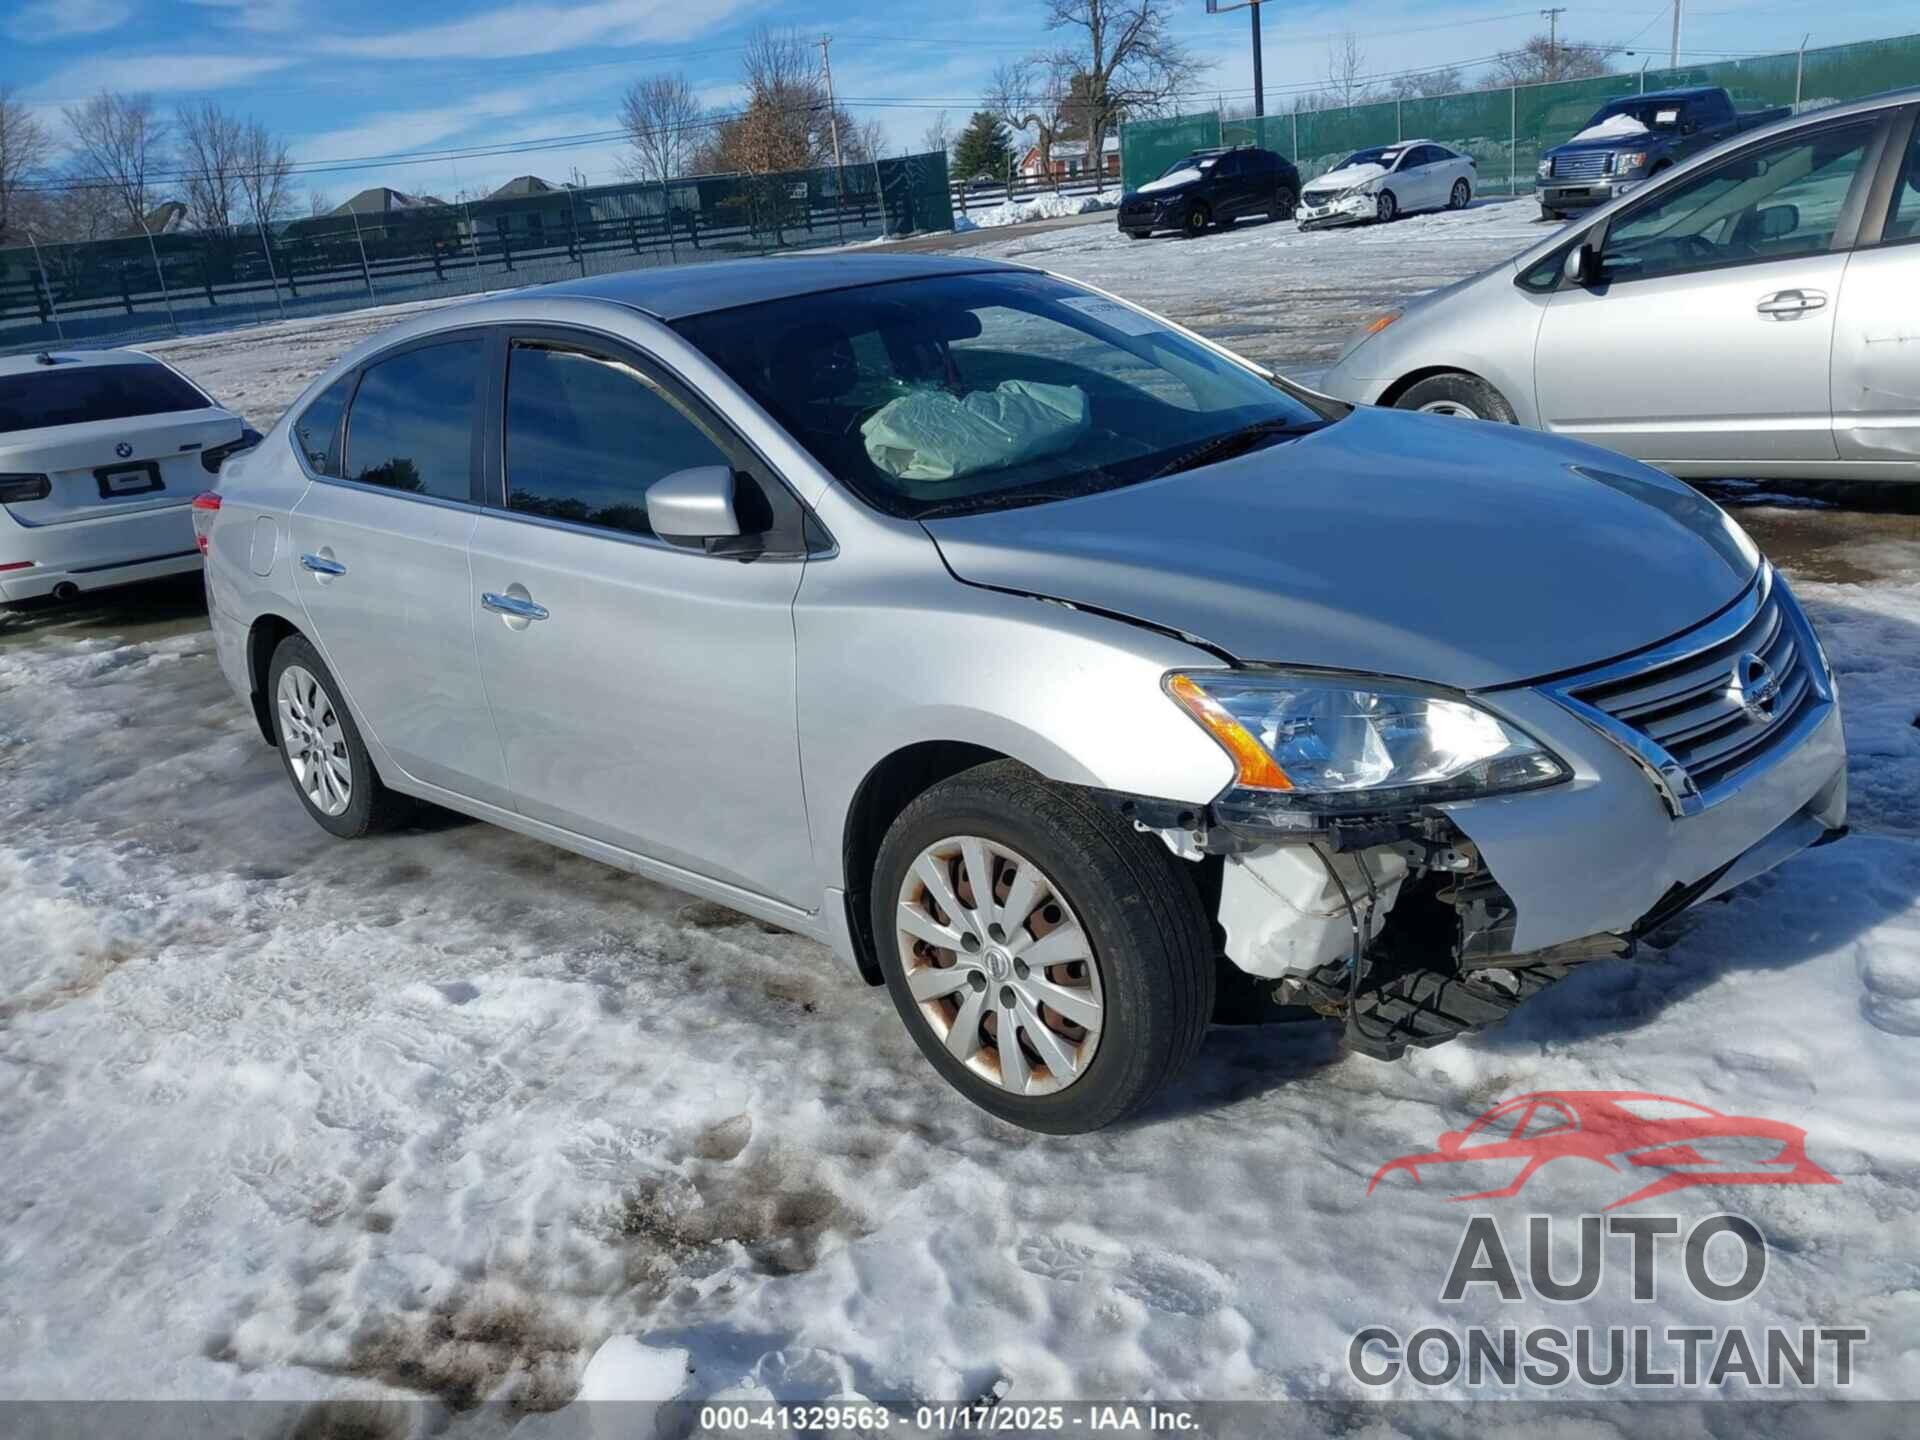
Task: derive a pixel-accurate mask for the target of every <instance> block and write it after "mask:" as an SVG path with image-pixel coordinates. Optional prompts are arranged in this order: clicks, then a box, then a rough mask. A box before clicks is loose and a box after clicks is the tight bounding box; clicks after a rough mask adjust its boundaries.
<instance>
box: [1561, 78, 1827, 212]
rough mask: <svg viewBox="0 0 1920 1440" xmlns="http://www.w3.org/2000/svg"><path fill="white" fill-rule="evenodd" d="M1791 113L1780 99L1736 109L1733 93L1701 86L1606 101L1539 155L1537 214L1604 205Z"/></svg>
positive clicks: (1789, 108)
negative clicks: (1565, 139) (1768, 107)
mask: <svg viewBox="0 0 1920 1440" xmlns="http://www.w3.org/2000/svg"><path fill="white" fill-rule="evenodd" d="M1792 113H1793V111H1792V108H1791V107H1789V106H1786V105H1781V106H1778V107H1776V108H1774V109H1771V110H1735V109H1734V108H1733V97H1732V96H1730V95H1728V94H1727V92H1726V91H1725V90H1722V89H1720V88H1719V87H1718V86H1706V85H1700V86H1694V87H1692V88H1690V89H1685V90H1661V91H1657V92H1655V93H1652V94H1648V95H1628V96H1625V97H1623V98H1621V99H1619V100H1609V101H1608V102H1607V103H1606V104H1605V105H1602V106H1601V107H1600V108H1599V109H1598V110H1596V111H1594V113H1593V118H1592V119H1591V120H1589V121H1587V123H1586V125H1585V127H1583V128H1582V129H1581V131H1580V133H1579V134H1578V135H1575V136H1574V137H1573V139H1571V140H1569V141H1568V142H1567V143H1566V144H1564V145H1561V146H1557V147H1556V148H1554V149H1552V150H1549V151H1547V153H1546V154H1544V155H1542V156H1541V157H1540V183H1539V194H1540V218H1541V219H1542V220H1564V219H1566V218H1567V216H1568V215H1569V214H1570V213H1571V212H1573V211H1575V210H1586V209H1590V208H1591V207H1593V206H1595V205H1604V204H1605V203H1606V202H1607V201H1609V200H1611V199H1613V197H1614V196H1616V195H1618V194H1620V193H1621V192H1622V191H1626V190H1631V189H1632V188H1633V187H1634V186H1635V185H1638V184H1639V183H1640V182H1641V181H1643V180H1645V179H1647V178H1648V177H1650V176H1653V175H1657V174H1659V173H1660V172H1661V171H1662V170H1667V169H1671V168H1672V167H1673V166H1675V165H1678V164H1679V163H1680V162H1681V161H1682V160H1687V159H1691V158H1692V157H1693V156H1695V155H1697V154H1699V153H1700V151H1702V150H1705V149H1706V148H1707V147H1708V146H1710V145H1717V144H1719V143H1720V142H1721V141H1722V140H1725V139H1726V138H1727V137H1728V136H1730V135H1738V134H1739V133H1740V132H1741V131H1743V130H1751V129H1753V128H1754V127H1755V126H1758V125H1766V124H1769V123H1771V122H1772V121H1775V120H1784V119H1786V118H1787V116H1789V115H1791V114H1792Z"/></svg>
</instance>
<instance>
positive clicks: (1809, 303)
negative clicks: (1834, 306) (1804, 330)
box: [1754, 290, 1827, 320]
mask: <svg viewBox="0 0 1920 1440" xmlns="http://www.w3.org/2000/svg"><path fill="white" fill-rule="evenodd" d="M1826 303H1827V297H1826V294H1825V293H1824V292H1823V291H1819V290H1776V291H1774V292H1773V294H1771V295H1762V296H1761V297H1760V303H1759V304H1758V305H1756V306H1754V309H1756V310H1758V311H1759V312H1760V313H1761V314H1762V315H1770V316H1772V317H1773V318H1774V319H1775V320H1791V319H1793V318H1794V316H1796V315H1804V314H1806V313H1807V311H1809V310H1819V309H1822V308H1823V307H1824V306H1825V305H1826Z"/></svg>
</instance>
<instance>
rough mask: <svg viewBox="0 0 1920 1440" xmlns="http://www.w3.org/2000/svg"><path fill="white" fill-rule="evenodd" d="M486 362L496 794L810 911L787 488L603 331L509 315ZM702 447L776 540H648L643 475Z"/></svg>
mask: <svg viewBox="0 0 1920 1440" xmlns="http://www.w3.org/2000/svg"><path fill="white" fill-rule="evenodd" d="M495 373H496V383H497V384H498V385H499V386H500V387H501V390H502V394H501V400H500V403H499V404H498V405H495V406H493V407H491V409H492V412H493V413H494V414H497V415H498V416H499V417H500V422H499V425H498V433H497V437H496V438H494V439H493V440H491V441H490V443H489V453H488V473H489V479H488V507H487V510H486V512H485V513H484V514H483V515H482V516H481V518H480V520H479V522H478V524H477V525H476V526H475V528H474V531H473V538H472V544H471V557H472V579H471V582H470V590H469V593H468V596H467V605H468V610H469V613H470V614H472V615H473V616H474V618H475V622H476V625H477V631H476V645H475V648H476V650H477V652H478V654H479V659H480V671H481V674H482V676H483V677H484V678H485V682H486V687H487V693H488V696H489V697H490V699H491V701H492V709H493V717H494V722H495V724H496V726H497V727H498V731H499V736H500V744H501V748H502V750H503V752H504V753H505V756H506V770H507V780H508V784H509V785H510V786H511V788H512V792H513V797H514V803H515V805H516V806H517V807H518V809H519V810H520V811H521V813H522V814H524V815H526V816H528V817H529V818H530V819H534V820H538V821H541V822H543V823H545V824H549V825H554V826H558V827H559V828H561V829H563V830H566V831H569V832H572V833H574V834H577V835H583V836H588V837H591V838H593V839H595V840H599V841H602V842H604V843H606V844H608V845H613V846H616V847H618V848H619V849H621V850H624V851H628V852H631V853H634V854H638V855H641V856H645V857H648V858H651V859H653V860H655V861H658V862H661V863H662V864H664V865H667V866H671V867H674V868H675V869H678V870H683V871H691V872H693V873H695V874H698V875H703V876H706V877H709V878H711V879H716V880H720V881H722V882H724V883H727V884H730V885H734V886H738V887H740V888H742V889H745V890H749V891H751V892H753V893H755V894H757V895H766V896H772V897H773V898H775V899H778V900H782V901H785V902H787V903H789V904H792V905H795V906H798V907H800V908H804V909H808V910H811V909H813V908H815V907H816V906H817V905H818V903H819V899H820V895H819V888H818V884H817V881H816V877H815V875H814V871H813V865H812V854H811V850H810V848H809V842H808V831H807V822H806V812H805V809H804V806H803V804H802V800H801V787H800V760H799V738H798V731H797V729H796V725H795V719H794V714H795V710H794V706H795V690H796V687H795V674H794V664H795V659H794V640H793V614H792V611H793V598H794V595H795V593H796V592H797V590H798V589H799V584H800V575H801V570H802V568H803V567H802V565H801V564H800V563H798V562H799V561H800V560H801V559H802V558H803V557H804V549H805V547H804V545H803V544H801V543H800V542H799V535H800V531H801V524H800V518H801V517H800V512H799V502H798V501H797V500H795V499H794V498H793V497H792V496H791V494H789V493H788V492H787V491H786V490H785V488H784V487H783V486H781V485H780V483H779V481H778V479H777V478H776V477H774V476H773V475H772V474H771V472H770V471H768V470H767V469H766V468H765V467H764V465H763V463H762V462H761V461H759V459H758V458H757V457H756V456H755V455H753V454H752V453H751V452H750V451H749V450H748V449H747V448H746V447H745V446H744V444H743V442H741V441H739V440H738V438H737V437H735V436H734V435H733V434H732V433H731V431H729V430H728V429H727V428H726V427H725V426H724V425H723V424H722V423H721V422H720V421H718V420H717V419H716V418H715V417H714V415H713V414H712V412H711V411H710V410H709V409H707V407H705V406H704V405H702V404H701V403H699V402H698V401H697V400H696V399H695V397H693V396H692V395H691V394H690V393H689V392H688V391H687V390H686V388H685V387H684V386H682V385H680V384H679V383H678V382H677V381H676V380H674V379H673V378H672V376H670V375H669V374H668V373H667V372H666V371H664V370H663V369H662V368H661V367H660V366H659V365H658V364H657V363H656V362H655V361H653V360H652V359H650V358H649V357H647V356H644V355H642V354H640V353H639V352H638V351H635V350H633V349H631V348H629V347H627V346H626V345H624V344H622V343H620V342H616V341H613V340H610V339H606V338H602V337H598V336H595V335H591V334H587V333H584V332H572V331H567V330H553V329H532V328H527V329H518V330H515V331H513V332H512V333H511V334H510V335H509V336H507V337H505V338H504V339H503V342H502V345H501V352H500V355H499V357H498V361H497V369H496V372H495ZM715 464H725V465H730V466H732V467H733V468H734V469H735V471H736V473H737V476H738V480H737V483H738V484H739V485H740V486H741V492H740V493H741V496H742V503H743V505H744V504H745V503H746V500H747V497H749V496H752V497H753V504H754V506H757V507H758V508H760V509H761V510H763V511H764V512H765V513H764V514H763V515H762V517H761V518H762V520H763V521H764V522H765V527H766V528H769V529H771V530H773V531H777V532H779V533H781V534H784V535H787V536H788V537H789V540H788V542H787V543H784V544H769V545H767V546H765V547H763V548H762V549H761V550H760V551H759V552H758V553H756V552H754V551H753V550H751V549H743V550H738V551H736V552H735V553H729V554H712V553H708V552H707V551H706V550H705V549H702V548H692V549H689V548H685V547H683V546H680V545H674V544H669V543H667V542H665V541H663V540H660V539H658V538H656V537H655V536H654V534H653V532H652V530H651V528H650V527H649V525H648V523H647V510H646V493H647V489H648V487H649V486H650V485H651V484H652V483H653V482H654V481H656V480H658V479H660V478H661V477H662V476H665V475H669V474H672V473H673V472H675V471H679V470H684V469H688V468H692V467H695V466H705V465H715ZM769 517H770V518H769ZM743 518H744V517H743Z"/></svg>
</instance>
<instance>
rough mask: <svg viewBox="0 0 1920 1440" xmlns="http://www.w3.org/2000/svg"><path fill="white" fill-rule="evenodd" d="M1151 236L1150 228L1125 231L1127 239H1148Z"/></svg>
mask: <svg viewBox="0 0 1920 1440" xmlns="http://www.w3.org/2000/svg"><path fill="white" fill-rule="evenodd" d="M1152 237H1153V232H1152V231H1151V230H1129V231H1128V232H1127V238H1128V239H1129V240H1149V239H1151V238H1152Z"/></svg>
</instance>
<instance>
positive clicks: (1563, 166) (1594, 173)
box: [1553, 150, 1613, 180]
mask: <svg viewBox="0 0 1920 1440" xmlns="http://www.w3.org/2000/svg"><path fill="white" fill-rule="evenodd" d="M1612 157H1613V152H1612V151H1611V150H1582V151H1578V152H1576V153H1574V154H1572V155H1556V156H1554V157H1553V178H1554V179H1556V180H1597V179H1599V178H1600V176H1602V175H1604V174H1606V173H1607V161H1608V160H1610V159H1611V158H1612Z"/></svg>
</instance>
